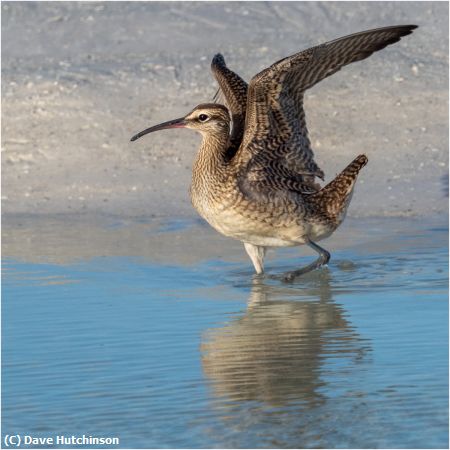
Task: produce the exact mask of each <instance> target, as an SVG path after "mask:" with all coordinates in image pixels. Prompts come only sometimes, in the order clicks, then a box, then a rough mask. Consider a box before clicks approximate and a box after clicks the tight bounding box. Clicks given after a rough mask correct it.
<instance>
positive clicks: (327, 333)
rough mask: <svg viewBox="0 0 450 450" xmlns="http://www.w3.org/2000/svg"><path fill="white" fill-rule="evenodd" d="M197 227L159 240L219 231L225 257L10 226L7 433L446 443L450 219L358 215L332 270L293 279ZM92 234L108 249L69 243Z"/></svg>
mask: <svg viewBox="0 0 450 450" xmlns="http://www.w3.org/2000/svg"><path fill="white" fill-rule="evenodd" d="M404 221H406V219H404ZM174 224H175V225H174ZM180 224H181V225H180ZM182 224H183V222H182V221H181V222H180V223H177V222H176V221H175V222H173V223H172V224H167V226H166V227H159V228H158V233H159V235H158V236H159V237H158V239H157V240H155V242H157V241H158V240H159V241H161V239H162V237H163V236H165V237H166V238H168V240H169V241H176V242H183V243H185V242H186V241H187V240H188V237H189V233H194V234H203V235H204V239H205V240H208V242H209V240H210V241H211V247H210V248H209V247H208V251H210V253H208V252H206V255H208V254H209V256H205V257H204V256H201V257H199V258H197V260H196V259H195V257H192V258H191V259H188V260H186V261H184V262H183V264H180V263H177V261H179V260H180V259H182V258H181V257H182V255H181V252H184V247H183V245H184V244H182V243H180V244H179V247H177V246H174V247H173V248H172V247H171V249H172V250H173V251H172V252H171V254H169V255H167V254H166V255H165V256H164V258H162V259H161V257H160V256H158V252H160V251H161V248H160V247H158V249H157V251H156V250H155V252H154V253H153V252H152V248H153V247H152V246H153V245H156V244H151V245H150V244H149V248H148V249H147V250H146V251H145V252H144V253H145V254H144V255H143V254H141V253H139V252H138V251H137V250H135V249H134V247H133V246H132V244H131V243H130V244H129V246H127V245H125V246H124V247H123V248H122V247H120V248H119V249H118V250H117V251H115V252H112V251H108V252H105V254H102V253H101V252H100V251H97V250H96V247H95V246H96V245H97V246H98V248H102V245H103V244H102V243H101V242H102V241H101V239H100V238H98V237H93V238H92V242H91V241H89V238H87V237H86V234H83V233H81V232H80V234H79V235H77V233H72V234H71V235H68V237H67V236H66V235H65V234H64V233H65V231H64V232H63V231H61V233H60V234H58V231H55V230H58V228H52V227H51V226H49V227H43V228H42V229H46V230H47V232H48V235H46V234H45V233H44V232H42V233H41V232H40V231H39V232H37V233H36V234H33V227H32V224H31V225H30V224H28V225H26V226H24V225H23V224H21V227H16V228H15V227H12V226H11V227H9V228H8V226H6V227H5V228H6V235H5V236H6V237H4V240H3V242H4V249H3V255H4V257H5V258H4V261H3V283H2V298H3V301H2V344H3V345H2V361H3V365H2V382H3V383H2V436H3V437H4V436H5V435H6V434H20V435H22V436H25V435H32V436H36V437H37V436H40V437H56V436H57V435H66V436H71V435H75V436H82V435H83V434H84V435H91V436H96V437H118V438H119V439H120V445H119V447H120V448H123V447H128V448H130V447H132V448H148V447H176V448H180V447H181V448H205V447H221V448H248V447H251V448H274V447H275V448H302V447H308V448H319V447H327V448H346V447H352V448H355V447H358V448H377V447H378V448H380V447H384V448H448V245H447V244H448V229H447V225H446V223H445V221H442V222H441V223H438V224H436V223H424V221H416V222H414V221H413V222H402V221H398V220H397V221H394V220H393V219H384V220H378V221H375V222H371V221H370V220H369V221H365V222H361V223H359V222H358V221H355V222H353V223H352V225H351V226H349V227H347V229H346V230H345V229H343V230H342V231H340V233H341V234H340V235H339V237H338V238H336V241H335V242H337V241H339V240H340V241H346V242H348V243H349V245H348V247H347V246H345V245H343V246H342V248H340V247H339V246H338V245H336V244H333V241H332V240H331V239H330V243H331V244H330V245H331V246H333V245H334V246H335V247H337V248H336V249H335V250H334V251H333V252H332V260H331V262H330V265H329V267H328V268H324V269H321V270H318V271H315V272H314V273H311V274H308V275H306V276H304V277H303V278H300V279H299V280H298V281H297V282H296V283H294V284H282V283H280V282H277V281H274V280H267V279H260V278H256V277H252V272H251V270H250V269H251V267H250V265H249V262H248V261H247V260H246V257H245V255H244V253H243V250H241V248H240V246H238V245H236V246H235V247H232V248H231V250H230V249H225V248H223V249H222V248H221V246H222V245H223V243H224V242H225V243H228V242H229V241H227V240H225V241H223V240H221V239H219V238H217V237H216V235H215V234H213V233H211V234H210V232H209V231H208V230H207V229H206V228H204V227H201V226H199V225H198V224H197V223H190V224H186V225H185V226H183V225H182ZM145 225H146V224H143V225H142V226H143V227H145ZM24 227H25V230H24ZM27 227H28V228H27ZM127 227H128V225H127V224H122V225H120V226H118V227H116V226H109V227H105V231H104V233H106V234H108V233H109V234H108V236H110V237H111V236H112V238H111V239H113V238H114V234H111V233H116V232H118V231H116V229H117V230H120V232H121V233H124V232H126V231H127V229H128V228H127ZM48 230H50V231H48ZM51 230H53V231H51ZM405 230H406V231H405ZM27 233H28V234H27ZM50 234H51V236H52V237H51V238H50V237H49V236H50ZM153 234H154V233H153V232H151V231H149V232H148V236H149V238H150V237H151V236H152V235H153ZM129 235H130V236H131V235H133V233H129ZM355 235H357V243H356V244H355V245H350V243H351V242H352V236H355ZM27 236H28V238H27ZM102 236H103V235H102ZM123 236H124V235H123V234H121V235H120V236H119V237H118V238H117V245H118V246H119V245H120V243H119V241H120V242H123V239H124V238H123ZM119 238H120V239H119ZM129 238H130V239H132V238H131V237H129ZM27 239H28V240H27ZM71 239H72V240H74V241H75V242H72V241H71ZM77 239H79V242H78V243H77V242H76V240H77ZM215 239H217V240H215ZM46 240H48V241H46ZM86 240H87V241H88V242H87V243H86ZM58 242H59V244H58ZM99 242H100V243H99ZM130 242H131V240H130ZM151 242H153V241H151ZM39 245H41V247H39ZM83 245H86V248H88V247H90V248H91V250H92V252H91V253H92V254H89V255H88V253H89V252H88V251H87V250H86V251H80V252H79V253H77V254H76V255H75V253H76V252H75V253H73V252H72V253H73V254H72V253H71V252H70V251H69V250H67V248H72V247H71V246H73V248H75V247H77V246H79V247H83ZM208 245H209V244H208ZM323 245H324V246H325V247H327V246H326V245H325V243H323ZM105 246H106V244H105ZM24 247H27V248H28V250H29V252H28V253H27V252H26V251H22V250H23V248H24ZM45 248H47V249H48V258H45V255H42V254H40V255H34V254H33V253H38V252H40V253H43V252H44V250H42V249H45ZM162 248H166V245H163V246H162ZM177 248H179V249H180V250H179V252H180V253H178V254H177ZM187 248H189V246H188V247H187ZM327 248H330V246H328V247H327ZM64 249H66V250H64ZM126 249H128V250H126ZM197 250H198V251H201V249H200V247H198V248H196V246H193V247H192V248H191V250H190V251H191V252H192V253H195V252H196V251H197ZM59 252H60V253H59ZM44 253H45V252H44ZM96 253H97V256H95V254H96ZM138 253H139V254H138ZM185 253H186V252H185ZM222 253H223V254H225V253H226V255H227V256H223V257H222V256H220V255H222ZM84 254H85V255H84ZM299 254H300V252H299V251H298V250H294V251H293V252H292V251H288V252H283V251H282V252H278V253H277V257H276V258H274V259H272V260H271V261H270V262H269V267H268V268H269V270H270V271H272V272H275V271H281V270H284V269H286V270H287V269H288V268H292V267H293V266H294V265H295V264H297V265H298V264H304V263H306V262H309V261H310V259H308V257H298V255H299ZM83 255H84V256H83ZM183 258H185V259H186V254H184V256H183ZM309 258H310V257H309ZM46 259H47V260H48V261H53V262H45V260H46ZM81 447H83V446H80V447H78V448H81ZM84 447H89V446H84Z"/></svg>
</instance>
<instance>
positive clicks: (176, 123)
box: [131, 117, 186, 141]
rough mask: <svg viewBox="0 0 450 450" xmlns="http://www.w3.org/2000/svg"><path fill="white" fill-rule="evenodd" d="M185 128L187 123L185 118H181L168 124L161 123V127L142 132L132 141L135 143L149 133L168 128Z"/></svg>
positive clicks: (157, 126) (156, 126)
mask: <svg viewBox="0 0 450 450" xmlns="http://www.w3.org/2000/svg"><path fill="white" fill-rule="evenodd" d="M185 127H186V121H185V120H184V117H180V118H179V119H174V120H169V121H167V122H163V123H160V124H159V125H155V126H153V127H150V128H147V129H146V130H144V131H141V132H140V133H138V134H135V135H134V136H133V137H132V138H131V141H135V140H136V139H139V138H140V137H142V136H144V135H146V134H148V133H153V132H154V131H159V130H165V129H166V128H185Z"/></svg>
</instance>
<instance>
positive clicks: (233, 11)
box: [1, 2, 448, 217]
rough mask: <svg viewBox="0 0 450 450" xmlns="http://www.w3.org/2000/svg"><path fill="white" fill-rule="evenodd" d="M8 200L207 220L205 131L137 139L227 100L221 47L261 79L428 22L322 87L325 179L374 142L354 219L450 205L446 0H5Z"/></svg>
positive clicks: (22, 209) (23, 205) (314, 124)
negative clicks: (344, 44) (202, 188)
mask: <svg viewBox="0 0 450 450" xmlns="http://www.w3.org/2000/svg"><path fill="white" fill-rule="evenodd" d="M1 7H2V41H3V42H2V43H3V45H2V78H3V79H2V81H3V83H2V119H3V120H2V167H3V169H2V208H3V214H4V215H10V214H13V215H14V214H38V215H48V214H59V213H72V214H81V213H82V214H97V213H101V214H114V215H119V216H150V217H151V216H156V217H161V216H188V217H193V216H195V212H194V210H193V209H192V207H191V206H190V202H189V198H188V194H187V190H188V186H189V182H190V170H191V165H192V160H193V158H194V155H195V151H196V148H197V146H198V144H199V140H200V137H199V136H197V135H196V134H194V133H192V132H189V131H186V130H178V131H173V132H162V133H159V134H155V135H152V136H151V137H147V138H146V139H145V140H144V139H143V140H142V141H138V142H136V143H130V142H129V138H130V137H131V135H132V134H134V133H135V132H137V131H139V130H141V129H143V128H145V127H147V126H149V125H150V124H153V123H158V122H160V121H164V120H168V119H171V118H174V117H179V116H180V115H183V114H185V113H186V112H187V111H189V110H190V109H191V108H192V107H193V106H195V105H196V104H198V103H201V102H204V101H208V100H210V99H211V98H212V96H213V95H214V92H215V90H216V85H215V83H214V80H213V79H212V76H211V74H210V72H209V64H210V59H211V57H212V56H213V54H214V53H216V52H218V51H220V52H222V53H223V54H224V55H225V58H226V59H227V62H228V64H229V65H230V67H232V68H233V69H235V70H236V71H237V72H239V73H240V74H241V75H242V76H244V77H245V78H246V79H247V80H248V79H249V78H250V77H251V76H253V75H254V74H256V73H257V72H258V71H259V70H261V69H262V68H264V67H267V66H268V65H270V64H271V63H272V62H274V61H275V60H278V59H279V58H281V57H284V56H287V55H289V54H292V53H294V52H296V51H298V50H301V49H304V48H307V47H308V46H310V45H315V44H317V43H319V42H324V41H326V40H329V39H333V38H336V37H339V36H342V35H345V34H348V33H351V32H356V31H359V30H363V29H368V28H373V27H376V26H382V25H391V24H397V23H418V24H419V25H420V28H419V29H418V30H417V31H416V32H415V33H414V34H413V35H412V36H408V37H407V38H406V39H404V40H402V42H401V43H400V44H397V45H395V46H392V47H389V48H388V49H386V50H384V51H382V52H380V53H379V54H376V55H374V56H372V57H371V58H370V59H368V60H367V61H364V62H362V63H358V64H354V65H352V66H349V67H348V68H346V69H345V70H343V71H341V72H340V73H339V74H336V75H334V76H333V77H331V78H329V79H327V80H325V81H324V82H322V83H320V84H319V85H318V86H316V87H315V88H313V89H312V90H310V91H309V92H308V95H307V98H306V114H307V120H308V124H309V130H310V135H311V140H312V142H313V148H314V149H315V154H316V160H317V162H318V164H319V165H320V166H321V167H322V168H323V169H324V171H325V173H326V181H330V180H331V179H332V178H333V177H334V175H335V174H336V173H337V172H339V171H340V170H341V169H342V168H343V167H345V166H346V165H347V163H348V162H349V161H351V160H352V159H353V157H354V156H355V155H357V154H359V153H361V152H365V153H367V155H368V156H369V160H370V161H369V165H368V166H367V168H365V169H364V171H363V172H362V174H361V177H360V180H359V182H358V186H357V188H356V192H355V196H354V199H353V201H352V206H351V208H350V211H349V215H350V216H354V217H355V216H358V217H364V216H397V215H398V216H409V215H413V216H414V215H430V214H436V213H439V212H443V211H446V210H447V208H448V194H447V189H448V181H447V180H448V4H446V3H439V2H422V3H419V2H399V3H394V2H389V3H382V4H376V3H357V4H355V3H310V2H307V3H300V2H288V3H278V2H268V3H260V2H251V3H243V2H238V3H227V2H218V3H195V2H184V3H178V2H177V3H174V2H170V3H160V2H154V3H143V2H142V3H141V2H136V3H133V2H130V3H115V2H113V3H72V2H68V3H67V2H63V3H43V2H42V3H41V2H36V3H33V2H32V3H12V2H2V5H1Z"/></svg>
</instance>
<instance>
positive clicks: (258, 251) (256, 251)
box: [244, 242, 266, 274]
mask: <svg viewBox="0 0 450 450" xmlns="http://www.w3.org/2000/svg"><path fill="white" fill-rule="evenodd" d="M244 247H245V250H246V251H247V253H248V256H250V259H251V260H252V263H253V265H254V266H255V270H256V273H257V274H260V273H263V272H264V255H265V254H266V247H262V246H259V245H253V244H249V243H248V242H244Z"/></svg>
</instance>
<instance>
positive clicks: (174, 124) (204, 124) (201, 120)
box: [131, 103, 230, 141]
mask: <svg viewBox="0 0 450 450" xmlns="http://www.w3.org/2000/svg"><path fill="white" fill-rule="evenodd" d="M167 128H191V129H192V130H196V131H198V132H200V133H202V134H203V135H213V136H214V135H224V134H225V133H226V135H228V134H229V131H230V114H229V113H228V109H227V108H226V107H225V106H223V105H219V104H217V103H204V104H202V105H198V106H196V107H195V108H194V109H193V110H192V111H191V112H190V113H188V114H187V115H186V116H184V117H181V118H179V119H174V120H169V121H168V122H163V123H160V124H159V125H155V126H153V127H150V128H147V129H146V130H144V131H141V132H140V133H138V134H136V135H134V136H133V137H132V138H131V140H132V141H135V140H136V139H139V138H140V137H142V136H144V135H145V134H148V133H153V132H154V131H159V130H165V129H167Z"/></svg>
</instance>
